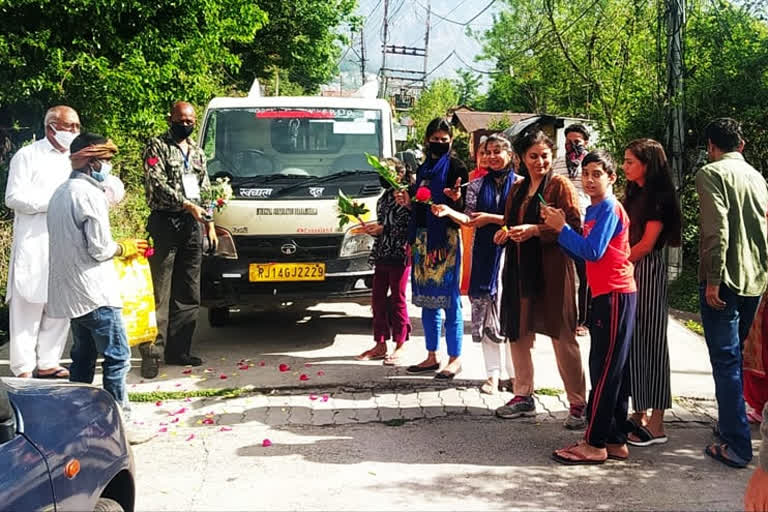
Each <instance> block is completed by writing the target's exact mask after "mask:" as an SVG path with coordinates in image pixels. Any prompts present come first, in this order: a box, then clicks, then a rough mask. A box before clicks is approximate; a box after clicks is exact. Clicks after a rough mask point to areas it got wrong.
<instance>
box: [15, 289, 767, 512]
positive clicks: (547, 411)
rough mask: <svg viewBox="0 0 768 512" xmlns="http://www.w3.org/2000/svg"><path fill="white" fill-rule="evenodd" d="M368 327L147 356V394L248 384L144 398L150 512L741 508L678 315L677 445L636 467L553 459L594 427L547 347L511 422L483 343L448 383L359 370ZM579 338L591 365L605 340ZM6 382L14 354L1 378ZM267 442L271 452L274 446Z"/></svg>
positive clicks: (320, 322)
mask: <svg viewBox="0 0 768 512" xmlns="http://www.w3.org/2000/svg"><path fill="white" fill-rule="evenodd" d="M411 315H412V320H413V322H414V327H415V330H414V333H413V339H412V341H411V343H410V346H409V351H408V354H407V358H406V359H407V361H406V362H407V363H413V362H417V361H418V360H419V358H420V357H422V356H423V354H424V352H423V350H424V349H423V336H422V333H421V330H420V327H419V320H418V310H417V309H413V310H412V311H411ZM468 317H469V308H465V319H466V320H467V321H468V319H469V318H468ZM370 321H371V319H370V313H369V310H368V308H366V307H363V306H358V305H352V304H343V305H339V304H336V305H332V304H326V305H322V306H319V307H317V308H314V309H313V310H312V311H309V312H307V313H306V314H302V315H298V316H291V315H265V314H256V313H241V314H236V315H234V317H233V321H232V324H231V325H230V326H228V327H225V328H223V329H212V328H210V327H208V326H207V322H206V321H205V319H204V317H202V316H201V324H200V328H199V330H198V333H197V336H196V340H195V348H196V351H197V352H198V353H199V354H201V355H202V356H203V357H204V358H205V359H206V365H204V366H203V367H202V368H196V369H191V368H180V367H164V368H163V369H161V376H160V377H159V378H158V379H155V380H152V381H143V379H141V377H140V376H139V374H138V359H136V360H135V363H136V364H135V367H134V370H133V372H132V373H131V374H130V376H129V390H130V391H131V392H133V393H137V395H135V396H136V397H137V398H138V397H143V398H145V399H147V398H149V397H150V396H151V395H149V394H148V393H153V392H156V391H183V392H190V393H199V392H201V391H204V390H213V389H219V388H238V389H240V390H241V391H242V390H246V391H247V392H245V393H244V394H241V395H240V396H237V397H235V398H222V397H216V398H187V399H186V400H181V399H180V400H172V401H166V400H163V401H161V402H160V403H156V401H155V400H154V399H152V400H151V401H149V402H143V403H138V402H137V403H134V404H133V409H134V410H133V417H132V422H131V428H134V429H140V430H144V431H145V432H152V433H157V436H156V437H155V438H154V439H152V440H151V441H149V442H147V443H145V444H141V445H137V446H135V447H134V453H135V455H136V460H137V468H138V480H137V485H138V489H139V495H138V509H139V510H222V509H226V510H255V509H259V510H285V509H339V510H390V509H405V508H409V509H415V510H437V509H440V510H445V509H449V510H453V509H463V510H481V509H561V508H564V507H565V508H568V509H595V508H602V509H631V510H635V509H655V510H660V509H680V510H731V509H732V510H736V509H739V508H741V497H742V494H743V489H744V487H745V485H746V481H747V479H748V476H749V473H748V472H747V471H736V470H731V469H728V468H724V467H721V466H720V465H718V464H716V463H714V462H712V461H710V460H708V459H706V458H705V457H704V456H703V454H702V448H703V446H704V444H705V443H706V442H708V441H709V440H710V438H711V436H710V431H709V425H710V423H711V421H712V418H713V417H714V415H715V414H716V413H715V410H714V402H713V401H712V393H713V384H712V378H711V375H710V368H709V363H708V358H707V354H706V348H705V346H704V344H703V341H702V339H701V338H700V337H699V336H697V335H695V334H692V333H690V332H689V331H687V330H686V329H684V328H683V327H682V326H681V325H680V324H678V323H677V322H674V321H671V323H670V347H671V352H672V382H673V392H674V394H675V395H676V400H675V407H674V409H673V411H672V413H671V414H670V415H669V416H668V423H667V429H668V431H669V434H670V437H671V441H670V443H669V444H667V445H665V446H663V447H656V448H647V449H634V450H633V452H632V458H631V460H630V461H628V462H622V463H611V464H606V465H605V466H603V467H599V468H594V467H593V468H565V467H562V466H559V465H556V464H554V463H553V462H551V461H550V460H549V453H550V452H551V450H552V449H553V448H555V447H558V446H560V445H562V444H564V443H568V442H572V441H574V440H576V439H577V438H578V437H579V434H578V433H572V432H568V431H566V430H564V429H563V428H562V426H561V421H562V419H563V417H564V416H565V414H566V407H565V403H564V399H563V397H562V396H556V395H557V393H558V390H559V389H560V388H562V383H561V382H560V379H559V376H558V375H557V371H556V366H555V363H554V355H553V353H552V347H551V343H550V342H549V340H547V339H546V338H542V339H539V340H538V341H537V345H536V348H535V355H534V359H535V364H536V368H537V374H536V387H537V389H539V390H540V391H541V392H540V393H539V394H538V395H537V397H536V400H537V407H538V412H539V415H538V417H536V418H535V419H531V420H524V421H506V422H505V421H501V420H497V419H496V418H494V417H493V410H494V409H495V408H496V407H497V406H498V405H501V404H502V403H503V402H504V401H505V400H507V399H509V397H510V395H509V394H507V393H503V394H499V395H496V396H493V397H488V396H484V395H481V394H480V393H478V391H477V385H478V384H479V383H480V382H481V380H482V379H483V378H484V375H483V370H482V363H481V360H482V359H481V357H482V356H481V351H480V348H479V347H478V346H477V345H474V344H472V343H471V342H470V341H469V340H470V338H469V336H467V337H466V338H465V340H467V341H466V346H465V353H464V363H463V366H464V369H463V371H462V372H461V374H460V375H459V376H458V378H457V380H456V381H454V382H450V383H447V384H442V383H437V382H436V381H434V380H433V379H431V378H429V377H417V378H414V377H411V376H408V375H405V374H404V372H403V369H402V368H389V367H384V366H382V365H381V364H380V363H378V362H359V361H356V360H354V357H353V356H354V355H355V354H357V353H359V352H361V351H362V350H363V349H365V348H367V346H368V344H369V343H370ZM580 341H581V345H582V349H583V353H584V356H585V357H586V354H587V352H588V350H589V340H588V338H582V339H581V340H580ZM280 364H286V365H289V366H290V370H289V371H285V372H281V371H279V365H280ZM262 365H263V366H262ZM7 373H8V366H7V346H6V347H2V348H0V374H7ZM302 374H303V375H306V377H305V378H306V379H308V380H301V375H302ZM222 377H225V378H222ZM755 436H757V434H755ZM755 438H756V437H755ZM265 439H269V440H270V441H271V443H272V446H269V447H263V446H262V443H263V441H264V440H265ZM757 443H758V441H756V445H757ZM638 484H639V485H638Z"/></svg>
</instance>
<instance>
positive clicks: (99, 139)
mask: <svg viewBox="0 0 768 512" xmlns="http://www.w3.org/2000/svg"><path fill="white" fill-rule="evenodd" d="M106 142H107V138H106V137H104V136H103V135H99V134H98V133H81V134H80V135H78V136H77V137H75V140H73V141H72V145H71V146H70V147H69V151H70V153H72V154H74V153H77V152H78V151H80V150H81V149H83V148H87V147H88V146H93V145H96V144H105V143H106Z"/></svg>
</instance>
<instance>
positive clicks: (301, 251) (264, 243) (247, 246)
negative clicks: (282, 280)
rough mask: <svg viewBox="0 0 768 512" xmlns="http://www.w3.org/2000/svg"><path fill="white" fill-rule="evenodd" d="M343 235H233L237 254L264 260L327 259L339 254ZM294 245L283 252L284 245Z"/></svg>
mask: <svg viewBox="0 0 768 512" xmlns="http://www.w3.org/2000/svg"><path fill="white" fill-rule="evenodd" d="M343 238H344V236H343V235H333V236H293V237H291V236H275V237H265V236H235V237H234V239H235V247H236V248H237V253H238V255H239V256H240V257H241V258H243V257H245V258H248V259H254V258H257V259H264V260H270V261H272V260H283V261H292V260H297V261H298V260H306V259H311V260H329V259H335V258H338V256H339V250H340V249H341V242H342V239H343ZM291 245H295V246H296V250H295V252H294V253H293V254H285V253H284V252H283V247H284V246H289V248H290V246H291Z"/></svg>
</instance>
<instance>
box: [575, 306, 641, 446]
mask: <svg viewBox="0 0 768 512" xmlns="http://www.w3.org/2000/svg"><path fill="white" fill-rule="evenodd" d="M636 309H637V293H635V292H632V293H615V292H614V293H608V294H605V295H600V296H598V297H594V298H593V299H592V311H591V315H592V318H591V326H590V329H589V335H590V337H591V338H592V340H591V341H592V344H591V346H590V349H589V377H590V380H591V382H592V389H591V390H590V392H589V403H588V404H587V414H588V418H589V423H588V424H587V431H586V432H585V433H584V439H585V440H586V441H587V442H588V443H589V444H591V445H592V446H596V447H598V448H603V447H605V445H606V443H610V444H624V443H625V442H626V441H627V436H626V432H625V430H626V423H627V408H628V407H629V371H628V368H627V357H628V356H629V347H630V343H631V342H632V333H633V331H634V328H635V313H636Z"/></svg>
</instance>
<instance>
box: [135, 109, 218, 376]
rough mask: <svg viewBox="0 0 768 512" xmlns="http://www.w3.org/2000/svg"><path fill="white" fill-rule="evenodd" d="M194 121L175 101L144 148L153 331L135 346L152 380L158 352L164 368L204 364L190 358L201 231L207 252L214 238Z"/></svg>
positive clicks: (143, 370)
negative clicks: (150, 339) (151, 338)
mask: <svg viewBox="0 0 768 512" xmlns="http://www.w3.org/2000/svg"><path fill="white" fill-rule="evenodd" d="M196 120H197V119H196V116H195V109H194V108H193V107H192V105H190V104H189V103H186V102H183V101H179V102H176V103H175V104H174V105H173V108H172V110H171V115H170V116H169V119H168V123H169V125H170V129H169V130H168V131H167V132H166V133H165V134H164V135H162V136H160V137H156V138H154V139H151V140H150V141H149V143H148V144H147V146H146V148H145V149H144V176H145V183H144V186H145V190H146V195H147V204H148V205H149V208H150V210H152V213H151V214H150V216H149V219H148V220H147V231H148V232H149V234H150V236H151V237H152V240H153V242H154V247H155V253H154V254H153V255H152V256H151V257H150V258H149V265H150V268H151V270H152V282H153V286H154V289H155V305H156V308H157V327H158V334H157V340H156V342H155V344H154V345H153V344H150V343H144V344H142V345H140V346H139V350H140V352H141V375H142V376H143V377H144V378H148V379H151V378H154V377H156V376H157V373H158V365H159V358H160V354H161V351H163V352H164V354H163V355H164V357H165V363H166V364H173V365H191V366H199V365H201V364H202V363H203V361H202V359H200V358H199V357H195V356H192V355H190V347H191V345H192V335H193V334H194V332H195V327H196V324H197V313H198V309H199V306H200V266H201V263H202V257H203V255H202V240H203V239H202V237H203V233H202V229H201V228H203V227H204V228H205V229H206V235H207V236H208V239H209V240H210V243H211V247H212V248H215V246H216V243H217V240H216V231H215V229H214V226H213V219H210V218H208V217H207V215H206V211H205V210H204V209H203V208H202V207H201V204H202V202H201V200H200V197H201V191H203V190H205V189H206V188H207V187H209V186H210V182H209V181H208V173H207V171H206V160H205V154H204V153H203V150H202V149H200V148H198V147H197V145H196V144H195V142H194V141H193V140H192V139H191V138H190V135H191V134H192V132H193V131H194V129H195V123H196Z"/></svg>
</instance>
